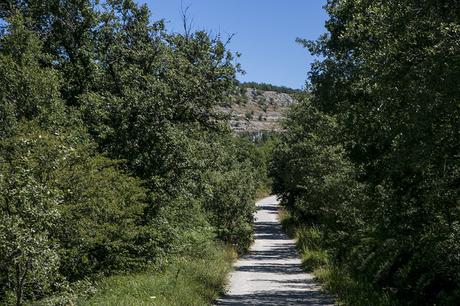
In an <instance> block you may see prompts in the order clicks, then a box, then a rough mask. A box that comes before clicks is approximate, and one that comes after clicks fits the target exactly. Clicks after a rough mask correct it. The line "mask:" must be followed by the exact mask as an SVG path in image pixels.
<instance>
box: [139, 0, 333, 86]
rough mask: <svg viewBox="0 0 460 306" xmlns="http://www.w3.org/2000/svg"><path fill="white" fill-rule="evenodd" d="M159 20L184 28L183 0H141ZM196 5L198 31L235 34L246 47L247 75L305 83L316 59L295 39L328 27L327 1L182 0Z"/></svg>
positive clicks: (237, 46) (237, 44)
mask: <svg viewBox="0 0 460 306" xmlns="http://www.w3.org/2000/svg"><path fill="white" fill-rule="evenodd" d="M140 1H141V3H147V4H148V6H149V8H150V10H151V12H152V17H153V19H154V20H158V19H165V20H166V21H167V22H168V23H167V28H168V30H169V31H176V32H180V31H182V23H181V18H180V16H181V0H140ZM182 2H183V6H184V7H187V6H189V7H190V10H189V15H190V17H192V18H193V24H194V29H195V30H203V29H204V30H207V31H212V32H213V33H221V34H222V35H223V37H226V35H227V34H228V35H230V34H232V33H234V34H236V35H235V37H234V38H233V40H232V42H231V44H230V49H231V50H232V51H234V52H236V51H237V52H240V53H241V54H242V57H241V58H240V60H239V62H240V63H241V64H242V66H243V69H244V70H245V71H246V75H244V76H241V75H240V76H239V77H238V79H240V80H241V81H256V82H265V83H272V84H275V85H284V86H289V87H292V88H301V87H303V86H304V84H305V80H306V78H307V73H308V71H309V69H310V63H311V62H312V61H313V58H312V57H311V56H310V54H309V53H308V51H307V50H305V49H303V47H302V46H300V45H298V44H297V43H296V42H295V39H296V38H297V37H301V38H308V39H316V38H318V36H319V35H321V34H322V33H324V32H325V29H324V23H325V20H326V19H327V15H326V12H325V11H324V9H323V6H324V4H325V3H326V0H284V1H282V0H182Z"/></svg>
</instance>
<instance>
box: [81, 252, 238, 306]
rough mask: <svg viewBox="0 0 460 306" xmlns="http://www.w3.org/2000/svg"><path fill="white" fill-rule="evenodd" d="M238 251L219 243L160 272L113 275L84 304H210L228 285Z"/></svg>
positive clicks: (177, 261) (175, 262) (101, 283)
mask: <svg viewBox="0 0 460 306" xmlns="http://www.w3.org/2000/svg"><path fill="white" fill-rule="evenodd" d="M233 259H234V254H233V253H232V251H231V249H229V248H222V246H219V245H215V246H211V247H209V248H208V249H207V250H206V252H205V253H204V254H203V255H202V256H201V257H183V258H178V259H176V260H175V261H174V262H172V263H171V264H170V265H168V266H167V267H165V269H164V270H162V271H160V272H155V271H151V272H144V273H139V274H133V275H120V276H112V277H110V278H108V279H104V280H102V281H101V282H100V283H99V284H98V288H99V290H98V291H97V292H96V294H95V295H93V296H90V297H87V298H81V299H80V300H79V301H78V304H80V305H133V304H135V305H152V303H153V304H158V305H177V306H179V305H197V306H198V305H207V304H210V303H211V302H213V301H214V300H215V299H216V298H217V297H218V296H219V294H221V292H222V290H223V289H224V285H225V281H226V278H225V276H226V275H227V273H228V272H229V271H230V269H231V263H232V261H233Z"/></svg>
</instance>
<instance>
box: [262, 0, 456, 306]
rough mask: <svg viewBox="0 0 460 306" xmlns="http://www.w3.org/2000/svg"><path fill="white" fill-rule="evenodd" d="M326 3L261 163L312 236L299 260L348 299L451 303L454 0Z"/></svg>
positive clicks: (351, 302)
mask: <svg viewBox="0 0 460 306" xmlns="http://www.w3.org/2000/svg"><path fill="white" fill-rule="evenodd" d="M326 9H327V10H328V12H329V14H330V19H329V21H328V22H327V29H328V34H326V35H324V36H323V37H321V38H320V39H319V40H318V41H316V42H309V41H305V40H299V42H301V43H302V44H304V45H305V46H306V47H307V48H308V49H309V50H310V51H311V52H313V53H314V54H317V55H321V56H322V58H324V59H323V60H322V61H319V62H317V63H316V64H314V65H313V69H312V72H311V78H310V82H309V84H308V89H309V91H310V92H311V94H307V93H306V94H305V96H304V98H303V99H300V100H301V101H300V103H299V105H297V106H294V108H293V109H292V111H291V114H290V116H289V118H288V120H287V122H286V129H287V132H286V134H285V135H283V139H282V143H281V144H280V146H279V148H278V149H277V150H276V151H275V153H274V160H273V163H272V168H271V175H272V176H273V178H274V185H273V190H274V192H276V193H278V194H281V195H282V199H283V204H284V206H285V207H286V209H287V210H288V211H289V213H290V214H291V215H292V217H293V218H294V219H295V220H296V223H297V224H299V225H300V230H301V232H305V231H306V233H307V235H306V236H307V238H306V239H307V241H311V240H315V239H313V238H312V237H311V236H312V232H311V231H312V228H314V229H315V230H314V233H315V235H316V234H318V235H320V236H321V239H320V241H321V245H320V248H319V249H310V248H309V249H308V250H309V251H308V252H309V254H308V256H307V255H306V254H305V252H304V257H305V256H307V257H308V258H304V259H305V262H307V263H308V264H309V265H310V264H313V267H317V266H320V267H322V268H320V270H318V274H317V275H318V276H319V277H320V278H321V279H323V280H326V286H327V287H328V288H331V289H332V291H334V292H337V293H339V295H340V296H341V298H342V300H344V301H346V302H347V304H348V305H458V303H459V301H460V287H459V284H460V274H459V271H460V257H459V254H460V249H459V246H460V227H459V224H460V202H459V199H460V194H459V191H460V189H459V188H458V186H459V182H460V160H459V156H458V152H460V133H459V131H460V129H459V127H460V121H459V120H460V108H459V105H458V100H459V97H460V92H459V86H458V80H459V77H460V76H459V71H460V69H459V68H460V67H459V64H460V57H459V54H460V52H459V51H460V49H459V46H458V39H459V37H460V36H459V35H460V28H459V25H458V21H459V19H458V18H459V15H458V2H456V1H442V3H441V2H433V1H358V0H356V1H340V0H330V1H328V4H327V6H326ZM308 237H310V238H308ZM308 243H309V242H308ZM308 243H306V244H307V245H308ZM302 244H304V242H302ZM317 251H319V253H318V252H317ZM315 252H316V253H315ZM323 252H326V254H327V260H325V261H324V260H323V259H324V258H323V257H324V256H323ZM366 288H367V289H366ZM357 292H359V294H356V293H357ZM366 292H374V297H371V296H366V295H365V293H366ZM375 294H377V297H375ZM363 295H364V297H363Z"/></svg>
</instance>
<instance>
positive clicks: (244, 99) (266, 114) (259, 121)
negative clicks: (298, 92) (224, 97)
mask: <svg viewBox="0 0 460 306" xmlns="http://www.w3.org/2000/svg"><path fill="white" fill-rule="evenodd" d="M230 99H231V102H232V103H230V104H231V105H232V106H231V107H229V108H225V109H224V111H225V112H228V113H230V115H231V120H230V127H231V129H232V130H233V131H235V132H236V133H238V134H243V133H247V134H260V133H263V132H279V131H281V129H282V128H281V121H282V120H283V119H284V118H285V117H286V112H287V110H288V108H289V107H290V106H291V105H292V104H293V103H295V100H294V99H293V98H292V97H291V96H290V95H289V94H286V93H279V92H275V91H262V90H259V89H254V88H241V89H240V92H239V93H237V94H235V95H232V96H231V97H230Z"/></svg>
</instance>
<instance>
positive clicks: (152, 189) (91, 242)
mask: <svg viewBox="0 0 460 306" xmlns="http://www.w3.org/2000/svg"><path fill="white" fill-rule="evenodd" d="M0 16H1V18H3V19H1V20H0V24H1V27H2V30H1V31H0V88H1V90H0V137H1V138H0V221H1V225H0V230H1V231H0V251H1V252H0V254H1V260H0V284H1V285H0V304H7V305H8V304H12V303H16V304H18V305H22V304H24V303H26V302H28V301H34V303H35V302H37V303H38V300H41V302H43V303H45V304H46V303H47V304H53V303H54V304H59V303H61V304H65V303H73V302H72V301H71V300H72V299H74V300H75V298H76V295H78V294H76V293H75V292H77V291H78V290H77V289H75V288H79V287H85V288H90V287H91V286H87V284H88V283H89V282H90V281H92V280H94V279H95V278H98V277H103V276H108V275H111V274H116V273H125V272H132V271H139V270H142V269H146V268H148V269H151V270H152V271H160V270H162V268H164V267H165V266H167V265H168V264H169V263H170V261H172V260H174V259H175V258H183V257H187V256H194V258H207V257H206V255H207V254H206V252H208V251H209V252H215V249H216V246H220V244H216V243H215V241H214V240H216V239H220V240H222V241H223V242H224V243H227V244H233V245H234V247H235V248H236V249H237V250H239V251H240V252H243V251H244V250H246V249H247V248H248V246H249V245H250V243H251V241H252V225H251V223H252V212H253V207H254V205H253V198H254V194H255V188H256V187H258V186H259V185H260V184H261V183H260V181H259V179H258V178H257V176H256V175H255V174H254V173H255V172H256V171H259V170H260V169H259V168H260V167H259V165H257V163H256V162H255V160H254V158H252V159H251V155H250V153H248V152H249V151H250V150H253V146H251V145H247V146H246V147H245V149H238V147H239V144H240V142H239V140H238V139H237V138H236V137H235V136H233V135H231V134H230V131H229V130H228V129H227V128H226V122H225V118H226V116H225V115H224V114H222V113H220V112H219V106H221V105H223V103H224V102H225V101H227V100H228V99H227V97H228V95H229V93H230V92H232V91H234V90H235V86H234V85H235V83H236V80H235V73H236V71H237V70H238V69H239V68H238V65H234V58H233V56H232V54H231V53H230V52H228V51H227V50H226V49H225V44H224V43H223V42H222V41H221V40H220V38H219V37H212V36H210V35H208V34H206V33H205V32H202V31H200V32H196V33H191V32H190V33H186V34H168V33H167V32H166V31H165V28H164V24H163V22H151V21H150V14H149V11H148V9H147V7H146V6H139V5H137V4H136V3H135V2H134V1H131V0H121V1H118V0H117V1H105V2H103V3H96V2H95V1H92V0H87V1H86V0H84V1H77V2H75V1H59V3H57V2H56V1H40V3H39V4H38V3H37V2H36V1H30V2H21V1H19V2H12V3H11V5H7V6H0ZM246 150H247V151H248V152H246ZM258 167H259V168H258ZM265 177H266V176H265ZM200 273H201V272H200ZM213 277H215V275H213ZM204 279H206V280H208V279H209V277H207V276H206V277H205V278H204ZM209 281H210V282H212V283H216V284H218V285H219V286H221V285H222V281H221V279H218V280H216V281H214V280H212V279H211V280H209ZM204 285H206V286H207V284H204ZM82 290H83V291H91V290H90V289H82ZM213 294H215V291H213ZM69 299H70V300H69ZM53 301H54V302H53Z"/></svg>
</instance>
